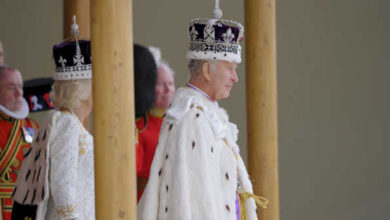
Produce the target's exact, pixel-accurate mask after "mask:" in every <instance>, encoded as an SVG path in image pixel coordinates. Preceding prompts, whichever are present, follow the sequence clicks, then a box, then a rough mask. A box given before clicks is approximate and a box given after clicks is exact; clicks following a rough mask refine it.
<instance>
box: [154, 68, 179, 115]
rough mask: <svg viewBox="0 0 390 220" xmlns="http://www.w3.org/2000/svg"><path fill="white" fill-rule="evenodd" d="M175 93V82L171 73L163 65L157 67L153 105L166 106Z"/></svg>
mask: <svg viewBox="0 0 390 220" xmlns="http://www.w3.org/2000/svg"><path fill="white" fill-rule="evenodd" d="M174 93H175V84H174V80H173V75H172V73H170V72H169V70H167V69H166V68H164V67H160V68H158V71H157V82H156V100H155V101H154V106H155V107H158V108H164V109H165V108H167V107H168V104H169V102H170V101H171V99H172V97H173V94H174Z"/></svg>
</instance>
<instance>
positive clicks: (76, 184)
mask: <svg viewBox="0 0 390 220" xmlns="http://www.w3.org/2000/svg"><path fill="white" fill-rule="evenodd" d="M72 31H73V33H74V34H75V41H74V42H67V43H62V44H59V45H55V46H54V48H53V55H54V59H55V63H56V66H57V68H56V72H55V73H54V76H53V78H54V81H55V82H54V84H53V91H52V93H51V96H50V97H51V99H52V102H53V104H54V107H55V108H56V110H54V111H52V112H50V113H49V114H48V115H47V117H46V120H45V122H44V124H43V126H42V127H41V129H40V130H39V132H38V135H37V136H36V138H35V139H34V141H33V144H32V148H31V150H30V151H29V152H28V153H27V154H28V155H27V157H26V160H25V161H24V163H23V164H22V168H21V171H20V173H19V177H20V178H18V180H17V184H16V187H15V190H14V194H13V197H12V198H13V200H14V201H15V204H16V205H15V208H14V210H13V218H12V219H15V220H17V219H23V220H24V219H83V220H88V219H91V220H92V219H95V196H94V160H93V138H92V136H91V134H90V133H89V132H88V131H87V130H86V129H85V128H84V126H83V124H82V123H81V122H82V121H84V120H85V119H86V118H87V117H88V116H89V114H90V112H91V110H92V92H91V78H92V70H91V69H92V68H91V56H90V42H89V41H81V40H80V41H78V40H77V33H78V27H77V24H75V23H74V24H73V25H72Z"/></svg>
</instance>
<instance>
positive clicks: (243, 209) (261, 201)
mask: <svg viewBox="0 0 390 220" xmlns="http://www.w3.org/2000/svg"><path fill="white" fill-rule="evenodd" d="M239 196H240V216H241V220H247V217H246V206H245V201H246V200H247V199H249V198H253V199H254V200H255V202H256V204H257V205H258V206H260V207H262V208H264V209H266V208H267V204H268V202H269V201H268V199H267V198H265V197H262V196H257V195H255V194H253V193H250V192H247V191H243V192H241V193H240V194H239Z"/></svg>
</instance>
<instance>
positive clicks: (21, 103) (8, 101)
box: [0, 66, 38, 220]
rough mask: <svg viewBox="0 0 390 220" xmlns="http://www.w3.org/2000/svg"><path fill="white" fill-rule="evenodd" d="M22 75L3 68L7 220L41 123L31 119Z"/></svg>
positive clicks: (2, 183)
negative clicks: (31, 145) (15, 189)
mask: <svg viewBox="0 0 390 220" xmlns="http://www.w3.org/2000/svg"><path fill="white" fill-rule="evenodd" d="M28 114H29V108H28V105H27V102H26V101H25V99H24V98H23V80H22V75H21V74H20V72H19V71H18V70H17V69H14V68H12V67H8V66H0V201H1V203H0V204H1V216H2V218H3V220H10V219H11V213H12V207H13V201H12V200H11V199H10V198H11V195H12V192H13V190H14V187H15V181H16V178H17V175H18V171H19V169H20V166H21V162H22V160H23V159H24V157H25V156H26V155H27V154H28V153H29V150H30V144H31V142H32V140H33V136H34V134H35V132H36V131H37V130H38V124H37V123H36V122H35V121H34V120H32V119H29V118H27V116H28Z"/></svg>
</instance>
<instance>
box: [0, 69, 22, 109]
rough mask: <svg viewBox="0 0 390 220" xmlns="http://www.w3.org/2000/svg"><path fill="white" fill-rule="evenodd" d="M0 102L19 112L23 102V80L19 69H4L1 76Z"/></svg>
mask: <svg viewBox="0 0 390 220" xmlns="http://www.w3.org/2000/svg"><path fill="white" fill-rule="evenodd" d="M0 104H1V105H2V106H4V107H6V108H7V109H8V110H11V111H13V112H17V111H19V110H20V109H21V108H22V104H23V80H22V75H21V74H20V72H19V71H9V70H5V71H3V74H2V76H1V78H0Z"/></svg>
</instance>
